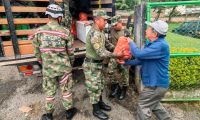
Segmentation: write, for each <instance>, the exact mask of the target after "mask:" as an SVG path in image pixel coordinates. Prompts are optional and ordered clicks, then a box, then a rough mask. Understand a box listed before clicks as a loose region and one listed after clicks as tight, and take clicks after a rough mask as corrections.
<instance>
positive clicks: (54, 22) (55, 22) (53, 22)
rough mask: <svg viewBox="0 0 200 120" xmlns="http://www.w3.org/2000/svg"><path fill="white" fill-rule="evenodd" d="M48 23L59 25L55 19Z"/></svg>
mask: <svg viewBox="0 0 200 120" xmlns="http://www.w3.org/2000/svg"><path fill="white" fill-rule="evenodd" d="M47 24H48V25H59V24H58V21H55V20H51V21H49V22H48V23H47Z"/></svg>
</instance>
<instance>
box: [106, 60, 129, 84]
mask: <svg viewBox="0 0 200 120" xmlns="http://www.w3.org/2000/svg"><path fill="white" fill-rule="evenodd" d="M108 76H109V78H110V80H111V82H112V83H113V84H116V83H119V84H120V85H121V86H128V85H129V69H128V68H127V67H125V66H123V65H120V64H118V63H117V62H116V60H115V59H110V62H109V64H108Z"/></svg>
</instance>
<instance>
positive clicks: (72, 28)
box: [71, 19, 77, 37]
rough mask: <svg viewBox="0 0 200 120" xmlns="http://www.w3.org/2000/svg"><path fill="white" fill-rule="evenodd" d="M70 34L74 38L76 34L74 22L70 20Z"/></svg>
mask: <svg viewBox="0 0 200 120" xmlns="http://www.w3.org/2000/svg"><path fill="white" fill-rule="evenodd" d="M71 34H72V35H73V36H74V37H76V36H77V32H76V21H75V20H74V19H72V24H71Z"/></svg>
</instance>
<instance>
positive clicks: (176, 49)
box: [166, 23, 200, 53]
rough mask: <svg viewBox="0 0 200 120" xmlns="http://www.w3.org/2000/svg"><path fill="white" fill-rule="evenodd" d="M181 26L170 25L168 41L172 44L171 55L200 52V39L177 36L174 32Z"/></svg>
mask: <svg viewBox="0 0 200 120" xmlns="http://www.w3.org/2000/svg"><path fill="white" fill-rule="evenodd" d="M179 25H180V24H178V23H170V24H169V32H168V34H167V37H166V39H167V41H168V43H169V44H170V48H171V53H193V52H195V53H196V52H200V39H197V38H192V37H188V36H183V35H179V34H175V33H173V32H172V30H173V29H174V28H177V27H178V26H179Z"/></svg>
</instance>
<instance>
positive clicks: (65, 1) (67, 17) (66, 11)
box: [62, 0, 72, 29]
mask: <svg viewBox="0 0 200 120" xmlns="http://www.w3.org/2000/svg"><path fill="white" fill-rule="evenodd" d="M70 3H71V0H63V10H64V11H63V12H64V16H63V18H62V25H63V26H65V27H67V29H71V23H72V16H71V14H70V11H69V6H70Z"/></svg>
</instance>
